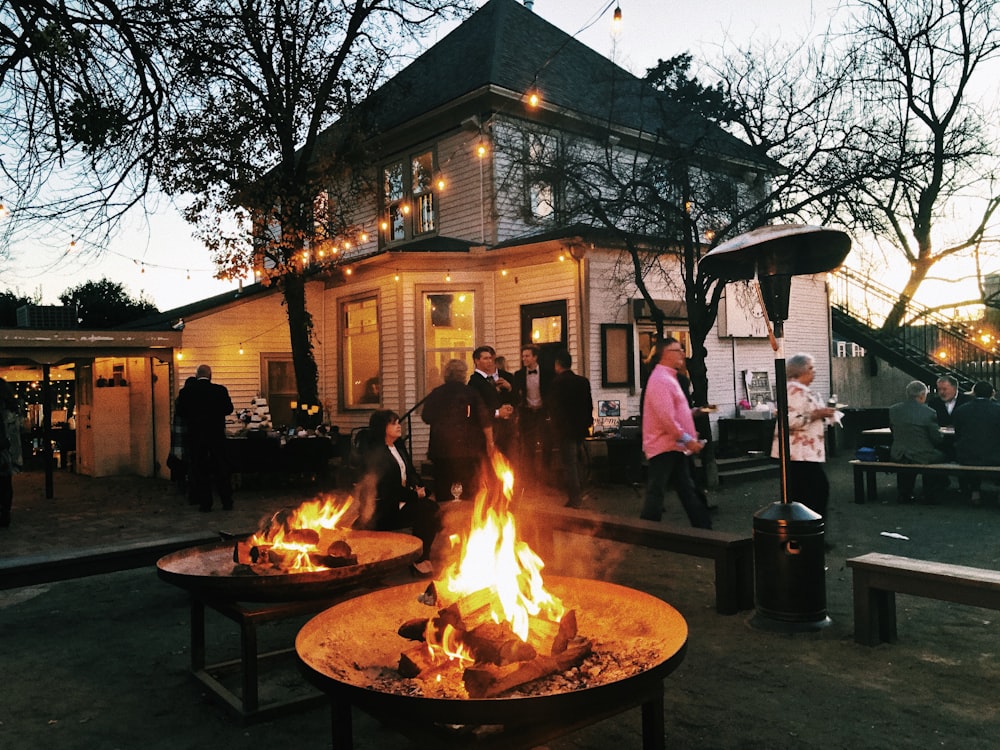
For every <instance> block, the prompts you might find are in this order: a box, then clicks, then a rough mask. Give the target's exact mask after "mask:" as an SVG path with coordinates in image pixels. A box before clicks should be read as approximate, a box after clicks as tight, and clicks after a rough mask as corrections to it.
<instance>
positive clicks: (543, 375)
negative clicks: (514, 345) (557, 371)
mask: <svg viewBox="0 0 1000 750" xmlns="http://www.w3.org/2000/svg"><path fill="white" fill-rule="evenodd" d="M539 354H541V350H540V349H539V348H538V346H537V345H536V344H525V345H524V346H522V347H521V369H520V370H518V371H517V372H515V373H514V406H515V408H516V409H517V437H518V444H519V446H520V449H521V450H520V459H521V465H520V467H519V469H520V471H519V473H520V474H523V475H524V476H525V477H527V476H528V475H531V476H539V475H540V472H539V470H537V469H536V467H535V455H536V454H537V453H538V448H539V447H541V453H542V467H541V468H542V472H541V473H544V470H545V469H546V468H547V467H548V465H549V463H548V442H549V438H548V435H546V434H545V432H546V419H547V415H546V412H545V403H544V400H543V397H542V394H544V393H545V392H546V391H547V390H548V386H549V383H550V382H551V380H552V373H550V372H543V371H542V368H541V367H540V366H539V362H538V356H539Z"/></svg>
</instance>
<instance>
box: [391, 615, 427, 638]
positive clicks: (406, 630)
mask: <svg viewBox="0 0 1000 750" xmlns="http://www.w3.org/2000/svg"><path fill="white" fill-rule="evenodd" d="M426 630H427V618H426V617H418V618H416V619H414V620H407V621H406V622H404V623H403V624H402V625H400V626H399V630H397V631H396V633H397V635H400V636H402V637H403V638H405V639H406V640H408V641H422V640H424V632H425V631H426Z"/></svg>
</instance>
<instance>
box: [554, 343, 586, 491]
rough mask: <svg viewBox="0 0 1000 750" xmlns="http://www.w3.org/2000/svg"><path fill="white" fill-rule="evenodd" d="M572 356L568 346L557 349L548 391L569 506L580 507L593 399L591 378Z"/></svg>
mask: <svg viewBox="0 0 1000 750" xmlns="http://www.w3.org/2000/svg"><path fill="white" fill-rule="evenodd" d="M572 366H573V358H572V357H571V356H570V353H569V352H568V351H566V350H565V349H561V350H560V351H558V352H556V356H555V371H556V374H555V377H554V378H552V384H551V385H550V386H549V389H548V391H547V394H546V395H547V397H548V404H549V405H548V410H549V418H550V419H551V420H552V421H551V424H552V434H553V437H554V438H555V440H556V443H557V444H558V446H559V456H560V458H561V460H562V467H563V480H564V482H565V486H566V496H567V500H566V507H567V508H579V507H580V504H581V502H582V500H583V489H582V487H581V483H580V449H581V448H582V446H583V440H584V438H585V437H587V435H588V434H589V433H590V426H591V425H592V424H593V423H594V401H593V399H592V397H591V395H590V381H589V380H587V379H586V378H585V377H583V376H582V375H577V374H576V373H575V372H573V370H572V369H570V368H571V367H572Z"/></svg>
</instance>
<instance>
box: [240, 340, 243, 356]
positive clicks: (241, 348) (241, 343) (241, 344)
mask: <svg viewBox="0 0 1000 750" xmlns="http://www.w3.org/2000/svg"><path fill="white" fill-rule="evenodd" d="M242 354H243V342H242V341H241V342H240V355H241V356H242Z"/></svg>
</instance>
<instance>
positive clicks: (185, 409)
mask: <svg viewBox="0 0 1000 750" xmlns="http://www.w3.org/2000/svg"><path fill="white" fill-rule="evenodd" d="M176 408H177V413H178V415H180V417H181V419H183V420H184V425H185V429H186V432H185V435H184V452H185V453H186V454H187V457H188V463H187V466H188V469H189V470H190V472H191V475H190V477H189V479H188V483H189V485H188V492H189V493H190V498H191V502H192V504H194V503H197V504H198V509H199V510H200V511H202V512H203V513H207V512H209V511H210V510H212V489H213V486H214V488H215V490H216V491H217V492H218V494H219V499H220V500H221V502H222V508H223V510H232V509H233V488H232V484H231V481H230V477H229V459H228V457H227V456H226V415H228V414H232V413H233V401H232V399H231V398H230V397H229V391H228V390H227V389H226V387H225V386H223V385H218V384H217V383H213V382H212V368H211V367H209V366H208V365H198V369H197V370H196V371H195V381H194V382H193V383H190V384H186V385H185V386H184V387H183V388H182V389H181V391H180V393H179V394H177V407H176Z"/></svg>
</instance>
